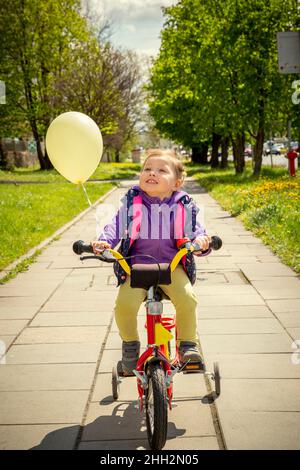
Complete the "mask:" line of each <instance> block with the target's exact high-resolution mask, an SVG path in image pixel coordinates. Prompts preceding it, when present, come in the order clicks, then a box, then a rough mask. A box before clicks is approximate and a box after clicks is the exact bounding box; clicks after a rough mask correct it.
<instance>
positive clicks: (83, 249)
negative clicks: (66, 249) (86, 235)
mask: <svg viewBox="0 0 300 470" xmlns="http://www.w3.org/2000/svg"><path fill="white" fill-rule="evenodd" d="M73 251H74V253H76V255H82V253H94V251H93V247H92V245H85V244H84V241H82V240H77V242H74V243H73Z"/></svg>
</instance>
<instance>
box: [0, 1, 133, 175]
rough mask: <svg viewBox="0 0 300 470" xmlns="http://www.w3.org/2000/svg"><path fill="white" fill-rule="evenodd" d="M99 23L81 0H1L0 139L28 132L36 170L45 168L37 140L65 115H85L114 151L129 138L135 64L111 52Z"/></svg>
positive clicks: (105, 28)
mask: <svg viewBox="0 0 300 470" xmlns="http://www.w3.org/2000/svg"><path fill="white" fill-rule="evenodd" d="M100 20H101V19H99V18H98V19H97V21H94V22H93V21H92V20H91V11H90V10H89V9H86V10H85V11H83V10H82V5H81V2H80V0H10V1H9V2H6V1H5V0H0V31H1V42H0V70H1V73H0V80H3V81H4V82H5V83H6V90H7V98H6V105H2V106H0V120H1V121H0V122H1V127H0V137H5V136H9V137H12V136H16V135H18V136H24V135H25V134H33V136H34V139H35V141H36V143H37V151H38V157H39V161H40V165H41V168H49V167H50V166H51V163H50V160H49V159H48V157H47V154H46V152H45V151H44V149H43V146H42V141H43V137H44V136H45V133H46V131H47V128H48V126H49V124H50V122H51V120H52V119H53V118H55V117H56V116H58V115H59V114H60V113H62V112H64V111H70V110H73V111H81V112H84V113H86V114H88V115H89V116H90V117H91V118H93V119H94V120H95V122H96V123H97V124H98V125H99V127H100V129H101V132H102V134H103V135H104V142H105V143H106V142H107V143H108V145H110V146H112V147H113V148H114V149H115V150H116V151H118V152H119V151H120V150H121V148H122V147H123V146H124V145H126V143H127V142H128V140H130V138H131V137H132V134H133V132H134V124H135V121H136V115H137V113H138V107H139V100H140V96H141V93H140V89H139V83H140V73H139V67H138V60H137V58H136V57H135V55H134V54H133V53H129V52H126V51H125V52H121V51H118V50H116V49H114V48H113V47H112V46H111V44H110V43H109V41H108V39H107V38H108V30H109V24H108V22H106V21H104V20H103V21H100Z"/></svg>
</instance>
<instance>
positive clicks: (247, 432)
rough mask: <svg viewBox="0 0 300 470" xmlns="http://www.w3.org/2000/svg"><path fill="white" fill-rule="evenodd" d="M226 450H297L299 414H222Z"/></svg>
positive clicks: (299, 444)
mask: <svg viewBox="0 0 300 470" xmlns="http://www.w3.org/2000/svg"><path fill="white" fill-rule="evenodd" d="M220 419H221V422H222V429H223V432H224V434H225V436H226V446H227V449H228V450H247V449H249V450H297V449H300V441H299V433H300V420H299V413H289V412H283V413H281V412H277V413H276V412H244V411H240V410H239V411H222V412H221V413H220Z"/></svg>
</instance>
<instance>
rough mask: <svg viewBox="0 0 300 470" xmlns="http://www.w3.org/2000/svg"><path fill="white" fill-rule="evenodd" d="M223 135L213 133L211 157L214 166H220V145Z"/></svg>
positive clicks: (211, 163)
mask: <svg viewBox="0 0 300 470" xmlns="http://www.w3.org/2000/svg"><path fill="white" fill-rule="evenodd" d="M221 138H222V137H221V136H220V135H219V134H216V133H215V132H213V135H212V151H211V159H210V165H211V167H212V168H218V166H219V155H218V153H219V147H220V143H221Z"/></svg>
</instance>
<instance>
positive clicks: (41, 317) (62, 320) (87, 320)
mask: <svg viewBox="0 0 300 470" xmlns="http://www.w3.org/2000/svg"><path fill="white" fill-rule="evenodd" d="M111 316H112V313H111V312H100V311H99V312H41V313H39V314H38V315H37V316H36V317H35V319H34V320H33V321H32V323H31V324H30V326H92V325H94V326H107V325H108V324H109V322H110V320H111Z"/></svg>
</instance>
